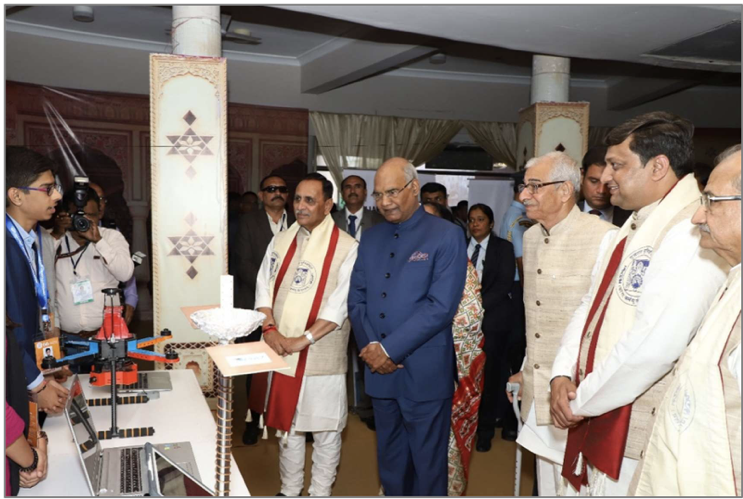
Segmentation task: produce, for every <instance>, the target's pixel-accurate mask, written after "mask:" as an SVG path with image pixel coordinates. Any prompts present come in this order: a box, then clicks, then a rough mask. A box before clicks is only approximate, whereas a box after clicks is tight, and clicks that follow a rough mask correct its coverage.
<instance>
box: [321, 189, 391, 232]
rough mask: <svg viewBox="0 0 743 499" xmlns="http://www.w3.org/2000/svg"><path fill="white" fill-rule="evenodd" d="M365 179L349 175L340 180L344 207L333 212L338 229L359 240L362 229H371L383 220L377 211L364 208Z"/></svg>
mask: <svg viewBox="0 0 743 499" xmlns="http://www.w3.org/2000/svg"><path fill="white" fill-rule="evenodd" d="M366 192H367V191H366V180H364V179H363V178H361V177H359V176H358V175H349V176H348V177H346V178H345V179H343V182H341V196H342V197H343V202H344V203H345V204H346V208H345V209H343V210H338V211H336V212H335V213H333V220H334V221H335V224H336V225H337V226H338V228H339V229H341V230H343V231H346V232H348V234H349V235H350V236H351V237H355V238H356V240H357V241H361V233H362V232H363V230H364V229H371V228H372V227H374V226H375V225H377V224H378V223H382V222H384V217H383V216H382V215H380V214H379V212H377V211H374V210H370V209H369V208H364V202H366Z"/></svg>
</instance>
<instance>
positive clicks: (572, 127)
mask: <svg viewBox="0 0 743 499" xmlns="http://www.w3.org/2000/svg"><path fill="white" fill-rule="evenodd" d="M569 96H570V59H567V58H565V57H552V56H546V55H534V59H533V61H532V80H531V105H530V106H529V107H527V108H525V109H522V110H520V111H519V124H518V127H517V130H516V134H517V140H518V142H517V144H518V146H517V149H516V168H517V169H518V170H521V169H522V168H523V167H524V165H525V164H526V162H527V161H529V160H530V159H531V158H534V157H536V156H541V155H543V154H546V153H548V152H551V151H562V152H565V153H566V154H568V155H569V156H570V157H572V158H573V159H575V160H576V161H578V162H579V163H580V161H581V160H582V159H583V155H584V154H585V153H586V149H587V147H588V112H589V104H588V102H568V98H569Z"/></svg>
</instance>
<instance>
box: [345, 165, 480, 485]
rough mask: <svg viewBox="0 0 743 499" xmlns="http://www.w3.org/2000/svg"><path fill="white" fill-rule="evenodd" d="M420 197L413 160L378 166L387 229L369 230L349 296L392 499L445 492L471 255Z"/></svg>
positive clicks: (380, 459)
mask: <svg viewBox="0 0 743 499" xmlns="http://www.w3.org/2000/svg"><path fill="white" fill-rule="evenodd" d="M419 193H420V183H419V181H418V175H417V173H416V171H415V167H414V166H413V165H412V164H410V163H409V162H408V161H407V160H405V159H403V158H392V159H390V160H388V161H386V162H385V163H384V164H383V165H382V166H381V167H380V168H379V170H378V171H377V174H376V176H375V178H374V192H373V194H372V196H373V197H374V199H375V200H376V203H377V207H378V208H379V212H380V213H381V214H382V216H383V217H384V218H385V220H386V223H381V224H378V225H376V226H374V227H372V228H371V229H368V230H365V231H364V238H363V239H362V240H361V244H360V246H359V255H358V258H357V260H356V264H355V266H354V270H353V274H352V275H351V288H350V291H349V296H348V311H349V317H350V318H351V323H352V325H353V332H354V335H355V337H356V342H357V344H358V346H359V348H361V354H360V356H361V358H362V360H363V361H364V362H365V363H366V368H365V386H366V393H367V394H369V396H370V397H371V398H372V406H373V408H374V418H375V421H376V429H377V462H378V465H379V475H380V479H381V482H382V487H383V489H384V493H385V494H386V495H388V496H401V495H422V496H445V495H446V494H447V475H448V464H447V446H448V438H449V428H450V419H451V403H452V395H453V393H454V385H455V377H456V368H455V367H456V366H455V362H454V360H455V357H454V343H453V336H452V319H453V318H454V314H455V313H456V311H457V307H458V306H459V302H460V300H461V298H462V292H463V290H464V284H465V278H466V274H467V249H466V245H465V241H464V238H463V237H462V235H461V234H462V233H461V231H460V229H459V228H458V227H457V226H456V225H454V224H451V223H449V222H447V221H446V220H443V219H441V218H438V217H435V216H433V215H429V214H428V213H426V211H425V210H424V209H423V207H421V206H420V203H419V202H418V195H419Z"/></svg>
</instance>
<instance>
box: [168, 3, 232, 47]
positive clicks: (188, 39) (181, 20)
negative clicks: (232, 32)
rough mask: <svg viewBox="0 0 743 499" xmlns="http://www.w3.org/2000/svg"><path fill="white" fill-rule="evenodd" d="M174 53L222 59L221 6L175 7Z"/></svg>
mask: <svg viewBox="0 0 743 499" xmlns="http://www.w3.org/2000/svg"><path fill="white" fill-rule="evenodd" d="M171 37H172V43H173V53H174V54H181V55H198V56H202V57H220V56H221V55H222V27H221V23H220V16H219V6H216V5H215V6H206V7H202V6H198V5H183V6H177V5H175V6H173V27H172V30H171Z"/></svg>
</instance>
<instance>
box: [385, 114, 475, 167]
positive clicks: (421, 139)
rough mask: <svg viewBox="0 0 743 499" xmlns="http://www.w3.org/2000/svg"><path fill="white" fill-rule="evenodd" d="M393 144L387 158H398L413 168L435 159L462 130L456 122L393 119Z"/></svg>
mask: <svg viewBox="0 0 743 499" xmlns="http://www.w3.org/2000/svg"><path fill="white" fill-rule="evenodd" d="M394 120H395V121H394V137H395V140H394V143H393V144H392V147H391V148H390V150H389V154H388V155H387V157H390V158H391V157H394V156H399V157H402V158H405V159H407V160H409V161H410V162H411V163H413V164H414V165H415V166H420V165H422V164H423V163H425V162H427V161H430V160H431V159H433V158H435V157H436V156H438V155H439V154H441V152H442V151H443V150H444V148H445V147H446V145H447V144H448V143H449V142H450V141H451V139H452V138H453V137H454V136H455V135H456V134H457V132H459V130H461V129H462V123H461V122H460V121H458V120H428V119H418V118H394Z"/></svg>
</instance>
